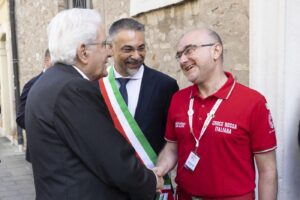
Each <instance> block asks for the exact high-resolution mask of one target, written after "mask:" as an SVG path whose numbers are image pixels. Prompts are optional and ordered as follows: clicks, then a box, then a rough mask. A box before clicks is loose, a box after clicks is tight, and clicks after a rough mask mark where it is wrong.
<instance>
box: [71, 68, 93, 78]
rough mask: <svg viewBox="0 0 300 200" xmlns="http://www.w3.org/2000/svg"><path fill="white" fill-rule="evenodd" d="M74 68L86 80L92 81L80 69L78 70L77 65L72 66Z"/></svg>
mask: <svg viewBox="0 0 300 200" xmlns="http://www.w3.org/2000/svg"><path fill="white" fill-rule="evenodd" d="M72 66H73V67H74V69H76V70H77V71H78V73H79V74H80V75H81V76H82V77H83V78H84V79H86V80H88V81H89V80H90V79H89V78H88V77H87V76H86V75H85V74H84V73H83V72H82V71H81V70H80V69H78V68H77V67H76V66H75V65H72Z"/></svg>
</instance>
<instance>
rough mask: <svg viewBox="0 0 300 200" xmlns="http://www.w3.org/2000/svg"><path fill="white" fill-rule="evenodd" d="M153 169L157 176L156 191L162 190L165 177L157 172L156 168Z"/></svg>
mask: <svg viewBox="0 0 300 200" xmlns="http://www.w3.org/2000/svg"><path fill="white" fill-rule="evenodd" d="M152 171H153V173H154V174H155V177H156V191H157V192H160V191H161V190H162V189H163V188H164V178H163V176H160V175H159V174H157V171H156V170H155V168H154V169H152Z"/></svg>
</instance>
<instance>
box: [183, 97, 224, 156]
mask: <svg viewBox="0 0 300 200" xmlns="http://www.w3.org/2000/svg"><path fill="white" fill-rule="evenodd" d="M222 101H223V99H218V100H217V102H216V103H215V105H214V106H213V108H212V109H211V111H210V112H209V113H207V117H206V119H205V121H204V124H203V127H202V129H201V131H200V135H199V137H198V139H197V138H196V137H195V134H194V131H193V115H194V110H193V105H194V98H191V99H190V105H189V110H188V116H189V126H190V131H191V134H192V135H193V137H194V139H195V142H196V148H195V152H196V151H197V149H198V147H199V141H200V139H201V138H202V136H203V135H204V132H205V130H206V128H207V126H208V125H209V123H210V121H211V119H212V118H214V116H215V113H216V111H217V109H218V108H219V106H220V104H221V103H222Z"/></svg>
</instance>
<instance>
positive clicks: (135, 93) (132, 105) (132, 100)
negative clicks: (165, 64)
mask: <svg viewBox="0 0 300 200" xmlns="http://www.w3.org/2000/svg"><path fill="white" fill-rule="evenodd" d="M113 70H114V75H115V78H116V79H117V78H129V79H130V80H129V81H128V83H127V84H126V89H127V94H128V110H129V112H130V113H131V114H132V116H133V117H134V114H135V110H136V107H137V104H138V100H139V96H140V90H141V84H142V78H143V74H144V65H142V66H141V67H140V68H139V70H138V71H137V72H136V73H135V74H134V75H133V76H128V77H122V76H121V75H120V74H119V73H118V72H117V71H116V70H115V67H113ZM116 84H117V86H118V88H120V83H119V81H116Z"/></svg>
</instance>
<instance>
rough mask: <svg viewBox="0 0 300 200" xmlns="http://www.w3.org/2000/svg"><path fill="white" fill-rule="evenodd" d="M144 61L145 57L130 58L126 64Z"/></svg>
mask: <svg viewBox="0 0 300 200" xmlns="http://www.w3.org/2000/svg"><path fill="white" fill-rule="evenodd" d="M143 62H144V60H143V59H133V58H130V59H128V60H126V64H139V63H143Z"/></svg>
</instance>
